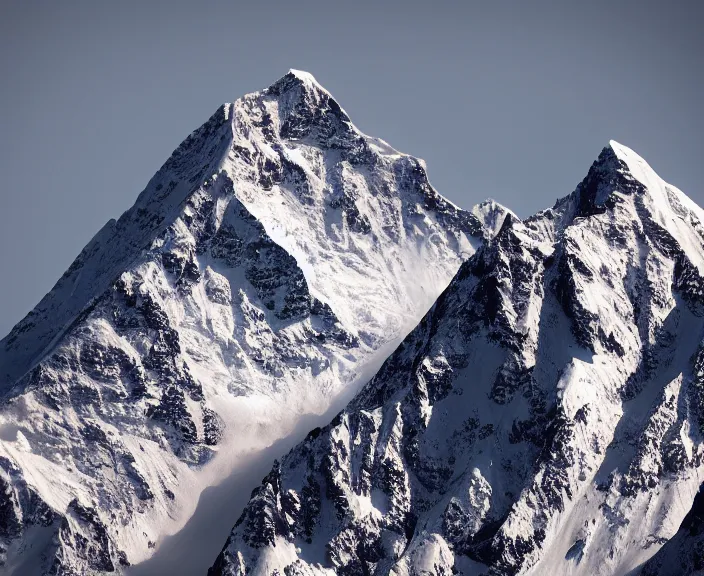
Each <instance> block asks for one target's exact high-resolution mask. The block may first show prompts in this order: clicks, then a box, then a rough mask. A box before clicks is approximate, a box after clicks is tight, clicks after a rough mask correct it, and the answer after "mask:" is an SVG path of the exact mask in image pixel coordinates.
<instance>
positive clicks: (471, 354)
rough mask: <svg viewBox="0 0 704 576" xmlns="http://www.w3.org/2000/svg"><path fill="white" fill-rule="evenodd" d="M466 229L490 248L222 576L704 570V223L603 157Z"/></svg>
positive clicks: (284, 468) (664, 189)
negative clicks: (526, 203)
mask: <svg viewBox="0 0 704 576" xmlns="http://www.w3.org/2000/svg"><path fill="white" fill-rule="evenodd" d="M475 214H476V215H478V216H481V215H483V216H484V218H485V223H487V225H488V226H489V227H490V228H492V227H493V229H495V230H497V234H496V236H495V237H494V238H493V239H492V240H490V241H489V242H487V243H486V244H484V245H483V246H482V247H480V248H479V250H478V251H477V252H476V253H475V254H474V255H473V256H472V257H471V258H470V259H469V260H468V261H467V262H465V263H464V264H463V265H462V267H461V268H460V270H459V271H458V273H457V275H456V276H455V278H454V279H453V281H452V282H451V284H450V285H449V287H448V288H447V289H446V290H445V291H444V292H443V294H442V295H441V296H440V297H439V299H438V300H437V302H436V303H435V304H434V305H433V307H432V308H431V309H430V311H429V312H428V313H427V315H426V316H425V317H424V319H423V320H422V322H421V323H420V324H419V325H418V326H417V328H416V329H415V330H414V331H413V332H412V333H411V334H410V335H409V336H408V337H407V338H406V339H405V340H404V341H403V343H402V344H401V345H400V346H399V348H398V349H397V350H396V351H395V352H394V353H393V354H392V355H391V356H390V357H389V358H388V360H387V361H386V363H385V364H384V366H383V367H382V369H381V370H380V371H379V373H378V374H377V375H376V376H375V377H374V378H373V379H372V380H371V381H370V382H369V383H368V384H367V385H366V386H365V387H364V388H363V389H362V390H361V392H360V393H359V394H358V395H357V396H356V397H355V399H354V400H353V401H352V402H351V403H350V404H349V406H348V407H347V408H346V409H345V410H343V411H342V412H341V413H340V414H339V415H338V416H337V417H336V418H335V419H334V420H333V421H332V423H331V424H330V425H328V426H326V427H325V428H323V429H316V430H313V431H312V432H311V433H310V434H309V435H308V437H307V438H306V440H305V441H304V442H303V443H302V444H300V445H299V446H298V447H296V448H295V449H294V450H293V451H291V452H290V453H289V454H288V455H287V456H286V457H285V458H283V459H282V460H281V461H280V462H277V463H276V465H275V466H274V468H273V469H272V471H271V473H270V474H269V475H268V476H267V477H266V478H265V479H264V480H263V482H262V484H261V486H260V487H259V488H257V489H256V490H255V491H254V493H253V494H252V498H251V501H250V503H249V505H248V506H247V507H246V509H245V510H244V512H243V513H242V515H241V517H240V518H239V520H238V521H237V524H236V525H235V527H234V528H233V530H232V533H231V535H230V538H229V540H228V541H227V543H226V545H225V547H224V549H223V551H222V553H221V554H220V556H219V557H218V558H217V560H216V562H215V563H214V565H213V567H212V568H211V570H210V576H224V575H229V576H232V575H238V576H240V575H245V574H286V575H287V576H291V575H293V574H322V573H327V574H338V575H362V574H379V575H383V574H397V575H405V574H408V575H420V574H437V575H441V574H442V575H449V574H456V573H461V574H464V575H465V576H472V575H477V576H478V575H496V576H499V575H501V576H514V575H518V574H521V575H524V574H525V575H528V574H529V575H535V576H538V575H544V574H560V575H584V576H587V575H590V576H591V575H623V574H627V573H631V574H637V573H639V572H641V571H642V573H643V574H649V575H650V574H689V573H692V572H693V571H694V570H702V569H703V568H704V564H703V562H704V560H702V559H703V558H704V556H702V554H700V552H701V551H702V550H704V548H703V547H702V543H703V542H704V538H703V537H702V533H703V532H702V521H701V516H702V502H701V500H702V497H701V494H700V495H699V496H697V498H696V499H695V495H696V494H697V490H698V488H699V486H700V484H702V481H703V480H704V465H703V462H702V455H703V454H704V444H703V441H702V433H703V432H704V393H703V390H704V388H703V386H702V382H703V381H702V377H703V374H704V340H703V338H702V337H703V335H704V332H703V329H704V292H703V290H704V283H703V282H704V279H703V277H702V273H703V272H704V211H702V210H701V209H700V208H699V207H697V206H696V205H695V204H694V203H693V202H691V201H690V200H689V199H688V198H687V197H686V196H685V195H684V194H683V193H682V192H680V191H679V190H677V189H676V188H674V187H672V186H670V185H668V184H666V183H665V182H663V181H662V180H661V179H660V178H659V177H658V176H657V175H656V174H655V172H653V170H652V169H651V168H650V167H649V166H648V165H647V164H646V163H645V161H644V160H642V159H641V158H640V157H638V156H637V155H636V154H635V153H634V152H632V151H631V150H629V149H628V148H625V147H623V146H621V145H618V144H616V143H613V142H612V143H611V144H610V145H609V146H608V147H607V148H605V149H604V150H603V152H602V153H601V155H600V156H599V158H598V160H597V161H596V162H595V163H594V164H593V166H592V167H591V169H590V170H589V173H588V175H587V177H586V178H585V179H584V181H583V182H582V183H581V184H579V186H578V187H577V189H576V190H575V191H574V192H573V193H572V194H570V195H569V196H567V197H565V198H564V199H562V200H560V201H558V202H557V203H556V204H555V206H554V207H553V208H551V209H549V210H546V211H544V212H541V213H539V214H536V215H535V216H533V217H531V218H528V219H527V220H525V221H522V222H521V221H519V220H518V219H517V218H515V217H514V216H513V215H511V214H510V213H509V214H506V213H504V214H502V215H501V217H500V218H492V216H491V214H492V209H491V206H490V205H484V206H483V207H477V208H476V209H475ZM683 520H684V521H683ZM680 525H681V526H682V527H681V528H680V530H679V533H678V532H677V531H678V528H679V527H680ZM676 533H677V535H676V536H675V538H674V539H673V540H672V541H671V542H670V543H668V544H667V545H665V547H662V546H663V544H664V543H665V542H667V541H668V540H669V539H670V538H672V537H673V535H675V534H676ZM661 547H662V549H661ZM659 549H661V552H660V553H659V554H657V555H656V553H657V552H658V550H659ZM654 555H655V557H654V558H652V559H651V557H653V556H654ZM672 556H674V557H677V559H678V561H679V560H680V559H681V561H682V563H681V564H680V563H678V564H676V565H675V564H673V563H668V560H665V561H664V562H663V560H662V559H663V558H665V559H667V558H670V557H672ZM649 559H651V560H650V562H648V563H647V564H645V565H644V563H646V562H647V561H648V560H649ZM675 566H676V567H675ZM680 566H681V568H680Z"/></svg>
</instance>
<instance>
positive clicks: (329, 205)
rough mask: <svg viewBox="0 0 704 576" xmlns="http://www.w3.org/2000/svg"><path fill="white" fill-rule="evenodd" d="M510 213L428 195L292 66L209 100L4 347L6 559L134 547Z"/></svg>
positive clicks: (283, 425)
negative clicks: (209, 108)
mask: <svg viewBox="0 0 704 576" xmlns="http://www.w3.org/2000/svg"><path fill="white" fill-rule="evenodd" d="M506 214H508V212H507V211H505V210H503V209H502V208H501V207H497V206H496V205H493V204H492V203H485V204H483V205H481V206H478V207H477V208H476V209H475V210H474V212H465V211H462V210H460V209H459V208H457V207H456V206H454V205H453V204H451V203H450V202H448V201H447V200H445V199H444V198H442V197H441V196H440V195H438V194H437V193H436V192H435V190H434V189H433V188H432V187H431V185H430V184H429V182H428V178H427V174H426V170H425V167H424V164H423V163H422V161H419V160H417V159H415V158H412V157H410V156H407V155H405V154H401V153H399V152H397V151H396V150H394V149H393V148H391V147H390V146H389V145H388V144H386V143H385V142H383V141H382V140H379V139H376V138H372V137H369V136H366V135H364V134H362V133H361V132H360V131H359V130H358V129H357V128H356V127H355V126H354V125H353V124H352V122H351V120H350V118H349V117H348V115H347V114H346V113H345V111H344V110H343V109H342V108H341V107H340V106H339V104H338V103H337V102H336V101H335V100H334V99H333V98H332V96H331V95H330V94H329V93H328V92H327V91H326V90H325V89H323V88H322V87H321V86H320V85H319V84H318V83H317V82H316V81H315V79H314V78H313V77H312V76H311V75H309V74H307V73H304V72H298V71H293V70H292V71H291V72H289V73H288V74H286V75H285V76H284V77H283V78H281V79H280V80H279V81H277V82H276V83H274V84H273V85H272V86H271V87H269V88H268V89H266V90H263V91H262V92H259V93H254V94H249V95H247V96H245V97H243V98H241V99H239V100H237V101H235V102H234V103H231V104H226V105H223V106H221V107H220V108H219V109H218V110H217V111H216V112H215V114H213V116H212V117H211V118H210V119H209V120H208V121H207V122H206V123H205V124H204V125H203V126H202V127H200V128H199V129H198V130H196V131H195V132H193V134H191V135H190V136H189V137H188V138H187V139H186V140H185V141H184V142H183V143H182V144H181V145H180V146H179V147H178V149H177V150H176V151H175V152H174V153H173V155H172V156H171V157H170V158H169V159H168V161H167V162H166V163H165V164H164V166H163V167H162V168H161V169H160V170H159V171H158V172H157V174H156V175H155V176H154V177H153V178H152V180H151V181H150V182H149V184H148V185H147V187H146V189H145V190H144V191H143V192H142V193H141V194H140V195H139V197H138V199H137V201H136V203H135V205H134V206H133V207H132V208H131V209H130V210H128V211H127V212H125V213H124V214H123V215H122V216H121V217H120V219H119V220H117V221H115V220H111V221H110V222H108V224H107V225H106V226H105V227H104V228H103V229H102V230H101V231H100V232H99V233H98V234H97V235H96V236H95V238H93V239H92V240H91V242H90V243H89V244H88V245H87V246H86V248H85V249H84V250H83V251H82V252H81V254H80V255H79V256H78V258H77V259H76V260H75V261H74V262H73V264H72V265H71V267H70V268H69V269H68V270H67V271H66V273H65V274H64V275H63V276H62V278H61V279H60V280H59V281H58V282H57V284H56V285H55V286H54V288H53V289H52V290H51V292H49V294H47V295H46V296H45V297H44V298H43V299H42V301H41V302H40V303H39V304H38V306H37V307H36V308H35V309H34V310H32V311H31V312H30V313H29V314H28V315H27V317H26V318H24V319H23V320H22V321H21V322H20V323H19V324H18V325H17V326H15V327H14V328H13V330H12V331H11V332H10V334H9V335H8V336H7V337H6V338H5V339H4V340H2V342H0V393H1V395H2V396H1V402H0V563H1V564H0V565H1V566H3V568H2V570H3V573H14V574H52V575H69V574H71V575H72V574H94V573H110V572H124V571H125V569H126V567H127V566H129V565H130V564H135V563H139V562H141V561H143V560H145V559H147V558H149V557H150V556H151V555H152V554H153V553H154V549H155V547H156V546H157V543H158V542H160V540H161V538H162V537H163V536H165V535H166V534H169V533H172V532H175V531H176V530H178V529H179V527H180V526H182V525H183V524H184V523H185V522H186V521H187V520H188V518H189V516H190V515H191V514H192V513H193V510H194V508H195V506H196V503H197V502H198V498H199V495H200V494H201V492H202V491H203V490H204V489H205V488H206V487H208V486H210V485H215V484H218V483H219V482H221V481H222V480H223V479H224V478H226V477H227V476H228V475H229V474H231V473H232V471H233V470H234V469H235V468H236V467H237V465H238V463H240V462H242V461H244V459H245V457H249V456H251V455H252V454H255V453H257V452H258V451H262V450H264V449H265V448H266V447H267V446H270V445H272V444H273V443H274V442H275V441H276V440H277V439H280V438H283V437H286V436H287V435H289V434H291V433H292V431H293V430H294V429H295V427H296V425H297V423H299V422H300V421H301V418H302V417H303V416H304V415H306V414H322V413H324V412H325V411H326V410H327V409H328V408H329V407H330V406H331V405H332V404H333V403H334V402H336V401H339V399H340V398H344V397H347V396H349V395H352V394H353V393H354V392H355V391H356V390H357V389H358V387H359V386H360V385H361V384H363V383H364V382H365V381H366V380H368V379H369V378H370V377H371V375H372V374H373V373H374V371H375V369H376V368H377V367H378V365H379V363H380V361H381V360H383V358H384V357H385V355H386V352H385V350H386V349H387V348H388V347H389V346H392V347H393V346H395V344H396V343H397V342H399V341H400V340H401V339H402V338H403V337H404V336H405V335H406V334H407V333H408V331H410V330H411V329H412V328H413V327H414V326H415V325H416V324H417V323H418V321H420V319H421V318H422V316H423V315H424V314H425V313H426V312H427V310H428V308H429V307H430V306H431V304H432V303H433V301H434V300H435V299H436V298H437V296H438V295H439V294H440V293H441V292H442V290H443V289H444V288H445V287H446V286H447V284H448V283H449V282H450V280H451V279H452V277H453V276H454V274H455V273H456V271H457V270H458V269H459V267H460V265H461V263H462V262H463V261H464V260H465V259H466V258H468V257H469V256H470V255H471V254H473V253H474V251H475V250H476V249H477V248H478V247H479V246H481V245H482V244H483V242H484V241H485V238H489V237H490V236H491V234H492V233H493V231H495V230H496V229H497V228H498V227H499V226H500V223H501V221H502V220H503V218H504V217H505V216H506ZM225 530H227V527H226V528H225ZM226 536H227V534H226V532H225V533H224V534H223V535H222V541H224V539H225V538H226ZM222 541H220V542H217V543H216V545H217V547H218V548H219V547H220V546H221V544H222ZM195 553H196V552H193V554H195ZM216 553H217V552H216V551H214V552H213V555H214V554H216ZM210 561H212V557H211V559H210ZM206 568H207V565H206Z"/></svg>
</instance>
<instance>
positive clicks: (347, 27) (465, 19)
mask: <svg viewBox="0 0 704 576" xmlns="http://www.w3.org/2000/svg"><path fill="white" fill-rule="evenodd" d="M703 4H704V3H702V2H695V1H688V2H685V1H680V0H672V1H667V2H666V1H664V0H662V1H658V2H654V1H651V0H640V1H636V0H633V1H631V0H611V1H603V0H591V1H589V2H576V1H574V2H572V1H568V2H565V1H561V0H560V1H558V0H554V1H546V0H531V1H530V2H526V1H520V0H516V1H514V2H504V1H500V0H499V1H496V0H492V1H491V2H489V1H481V2H479V1H476V2H475V1H468V0H465V1H456V0H455V1H452V2H444V1H441V0H436V1H434V2H418V1H415V0H407V1H405V2H396V1H392V0H387V1H383V2H365V1H364V0H361V1H357V2H344V3H343V2H338V1H333V0H328V1H327V2H319V1H307V0H302V1H297V2H290V1H289V2H279V1H275V0H269V1H267V2H258V1H249V2H232V1H230V2H225V1H215V0H212V1H211V0H204V1H202V2H195V1H191V2H186V1H181V0H171V1H168V2H166V1H164V2H161V1H158V0H145V1H134V0H123V1H121V2H107V1H101V0H90V1H80V0H64V1H62V2H58V1H55V0H50V1H43V2H42V1H38V0H0V179H1V180H0V337H1V336H2V335H4V334H6V333H7V332H8V331H9V330H10V328H11V327H12V325H13V324H14V323H15V322H17V321H18V320H20V318H21V317H22V316H24V315H25V314H26V313H27V312H28V311H29V310H30V309H31V308H32V307H33V306H34V305H35V304H36V303H37V302H38V301H39V300H40V298H41V297H42V296H43V295H44V294H45V293H46V292H47V291H48V290H49V289H50V288H51V287H52V286H53V284H54V282H55V281H56V280H57V279H58V278H59V276H60V275H61V274H62V273H63V271H64V270H65V269H66V268H67V267H68V266H69V265H70V263H71V261H72V260H73V259H74V257H75V256H76V255H77V254H78V253H79V252H80V250H81V249H82V248H83V246H84V245H85V244H86V243H87V242H88V241H89V240H90V238H91V237H92V236H93V234H95V232H97V231H98V230H99V229H100V228H101V227H102V225H103V224H104V223H105V222H106V221H107V220H109V219H110V218H112V217H118V216H119V215H120V214H121V213H122V212H123V211H124V210H126V209H127V208H129V207H130V206H131V204H132V203H133V202H134V200H135V199H136V197H137V195H138V193H139V192H140V191H141V190H142V188H143V187H144V186H145V185H146V183H147V181H148V180H149V178H150V177H151V176H152V175H153V173H154V172H156V170H157V169H158V168H159V166H160V165H161V164H162V163H163V162H164V160H166V158H167V157H168V156H169V154H170V153H171V151H172V150H173V149H174V148H175V147H176V146H177V145H178V144H179V142H180V141H181V140H182V139H183V138H184V137H185V136H187V135H188V133H190V132H191V131H192V130H193V129H195V128H196V127H198V126H199V125H200V124H201V123H203V122H204V121H205V120H206V119H207V118H208V117H209V116H210V114H211V113H212V112H213V111H214V110H215V109H216V107H217V106H218V105H220V104H221V103H223V102H228V101H232V100H234V99H236V98H237V97H239V96H241V95H242V94H245V93H247V92H252V91H255V90H259V89H261V88H264V87H266V86H268V85H269V84H271V83H273V82H274V81H275V80H276V79H277V78H279V77H280V76H282V75H283V74H285V73H286V71H287V70H288V69H289V68H298V69H302V70H307V71H309V72H311V73H313V74H314V75H315V76H316V78H317V79H318V81H319V82H320V83H321V84H323V85H324V86H325V87H326V88H327V89H328V90H330V91H331V92H332V93H333V95H334V96H335V97H336V98H337V100H338V101H339V102H340V104H341V105H342V106H343V107H344V108H345V109H346V110H347V112H348V113H349V114H350V115H351V117H352V119H353V121H354V122H355V124H357V126H358V127H359V128H360V129H362V130H363V131H365V132H367V133H369V134H371V135H374V136H378V137H380V138H383V139H384V140H387V141H388V142H389V143H390V144H392V145H393V146H394V147H395V148H398V149H399V150H402V151H404V152H408V153H410V154H414V155H416V156H419V157H421V158H424V159H425V160H426V161H427V164H428V170H429V174H430V178H431V181H432V182H433V184H434V185H435V187H436V188H437V189H438V190H439V191H440V192H441V193H442V194H444V195H445V196H447V197H449V198H450V199H452V200H453V201H454V202H456V203H457V204H459V205H460V206H462V207H465V208H469V207H471V206H472V205H473V204H475V203H476V202H478V201H481V200H483V199H484V198H487V197H493V198H495V199H496V200H498V201H499V202H501V203H503V204H505V205H507V206H509V207H511V208H512V209H513V210H514V211H515V212H517V213H518V215H519V216H527V215H529V214H531V213H533V212H535V211H537V210H539V209H541V208H545V207H547V206H549V205H552V203H553V202H554V201H555V199H556V198H557V197H560V196H563V195H565V194H567V193H569V192H571V191H572V190H573V189H574V187H575V185H576V184H577V183H578V182H579V180H581V179H582V177H583V176H584V175H585V174H586V172H587V170H588V168H589V166H590V164H591V162H592V161H593V160H594V159H595V158H596V156H597V155H598V153H599V151H600V150H601V148H602V147H603V146H604V145H605V144H606V143H607V142H608V140H609V139H611V138H613V139H615V140H618V141H620V142H621V143H623V144H626V145H628V146H630V147H632V148H634V149H635V150H636V151H637V152H638V153H640V154H641V155H642V156H644V157H645V158H646V160H648V161H649V163H650V164H651V165H652V166H653V167H654V168H655V169H656V171H658V172H659V173H660V175H661V176H662V177H663V178H665V179H666V180H668V181H670V182H671V183H673V184H675V185H677V186H679V187H680V188H681V189H682V190H684V192H685V193H687V194H688V195H689V196H690V197H692V198H693V199H694V200H695V201H697V202H698V203H700V204H703V203H704V189H703V188H702V182H704V114H703V113H702V107H703V105H702V102H704V94H702V88H703V85H704V79H703V75H704V62H703V55H704V34H702V30H704V22H703V21H702V18H703V15H704V8H703V6H702V5H703Z"/></svg>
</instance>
